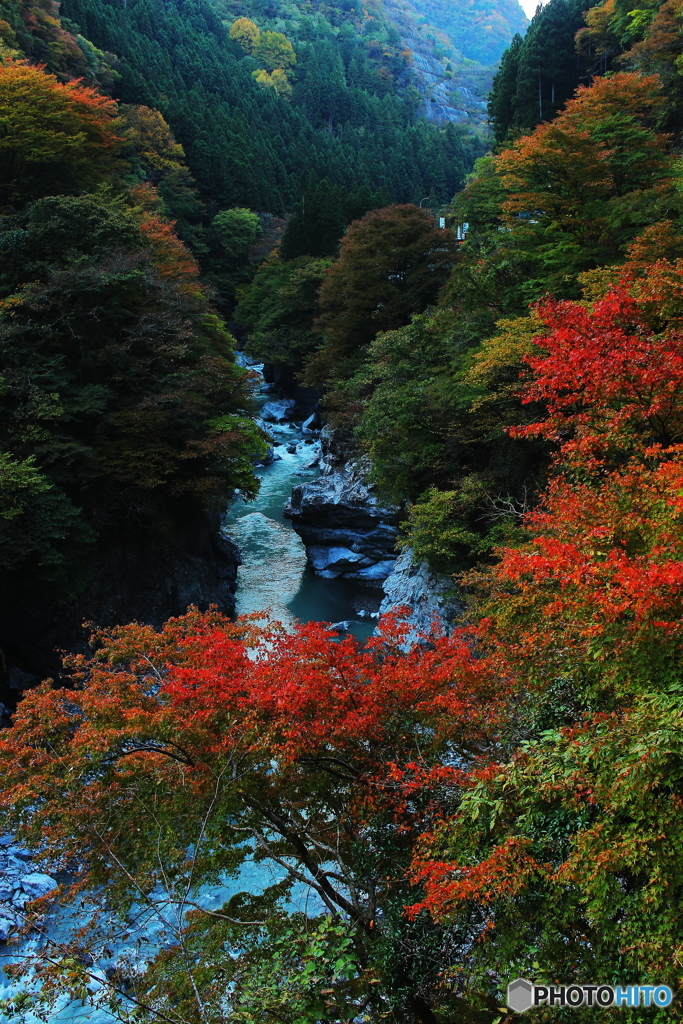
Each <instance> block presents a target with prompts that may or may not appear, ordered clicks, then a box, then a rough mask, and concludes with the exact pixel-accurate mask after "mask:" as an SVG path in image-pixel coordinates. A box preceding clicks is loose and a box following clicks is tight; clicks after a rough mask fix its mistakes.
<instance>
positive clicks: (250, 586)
mask: <svg viewBox="0 0 683 1024" xmlns="http://www.w3.org/2000/svg"><path fill="white" fill-rule="evenodd" d="M269 432H270V433H271V435H272V437H273V441H274V445H273V447H274V454H275V456H276V458H275V461H274V462H273V463H272V464H271V465H269V466H262V467H258V468H257V470H256V474H257V476H258V477H259V480H260V490H259V493H258V495H257V497H256V498H255V499H253V500H252V501H245V500H243V499H242V498H241V497H240V496H239V495H238V496H237V497H236V498H235V500H234V501H233V502H232V504H231V507H230V508H229V510H228V512H227V514H226V516H225V519H224V523H223V529H224V531H225V533H226V534H227V535H228V536H230V537H231V538H232V539H233V540H234V541H235V542H236V543H237V545H238V547H239V548H240V551H241V554H242V565H241V566H240V568H239V570H238V584H237V594H236V602H237V604H236V611H237V614H238V615H244V614H249V613H251V612H256V611H267V612H268V614H269V616H270V617H271V618H272V619H274V620H278V621H280V622H284V623H286V624H287V625H289V626H293V625H294V623H295V622H296V621H297V620H299V621H303V622H306V621H317V622H331V623H339V622H345V623H348V631H349V632H352V633H353V634H355V636H357V637H358V638H359V639H361V640H363V639H366V638H367V637H368V636H369V635H370V634H371V633H372V631H373V629H374V627H375V625H376V609H377V607H378V605H379V598H380V596H381V593H380V592H379V591H377V590H371V589H368V588H364V587H362V586H360V585H358V584H356V583H353V582H351V581H344V580H328V579H321V578H320V577H318V576H316V575H315V573H314V572H313V571H312V569H311V568H310V566H309V565H308V563H307V561H306V551H305V548H304V545H303V543H302V541H301V540H300V538H299V537H298V535H297V534H296V533H295V531H294V530H293V529H292V526H291V524H290V522H289V521H288V520H286V519H285V518H284V516H283V511H284V508H285V505H286V503H287V500H288V498H289V496H290V494H291V491H292V487H293V486H295V485H296V484H299V483H302V482H304V481H305V480H313V479H315V478H316V477H317V475H318V469H317V457H318V454H319V442H318V441H317V440H315V439H313V438H304V437H303V436H302V433H301V430H300V429H299V428H298V427H297V426H295V425H294V424H279V425H272V426H270V425H269ZM307 441H308V443H307ZM275 881H277V876H276V873H275V872H274V871H272V869H269V868H268V866H267V865H264V864H259V865H256V864H253V863H248V864H246V865H245V866H244V869H243V870H242V871H241V872H240V875H239V876H238V877H237V878H226V879H225V884H221V885H218V886H207V887H204V888H203V889H202V890H201V893H200V895H199V899H200V901H201V902H202V903H203V904H204V905H205V906H207V908H209V909H211V908H218V907H219V906H221V905H222V904H223V903H224V902H225V901H226V900H227V899H229V897H230V896H231V895H232V894H233V893H235V892H239V891H244V890H251V891H256V890H260V889H261V888H263V887H264V886H267V885H270V884H273V883H274V882H275ZM299 896H300V899H301V900H302V901H303V900H308V899H309V894H308V893H307V892H304V891H302V892H301V893H300V894H299ZM84 912H85V908H84ZM162 917H166V919H167V920H171V919H172V917H173V910H172V907H170V906H167V907H166V908H165V909H164V907H163V898H162ZM79 923H82V922H79V921H78V912H77V911H74V910H73V908H72V909H70V910H68V911H64V910H60V911H59V912H56V911H53V912H52V913H51V914H50V915H49V918H48V922H47V928H46V933H47V935H48V936H49V938H50V939H52V940H53V941H54V942H58V943H59V942H64V941H68V939H69V937H70V935H71V934H73V929H74V927H77V926H78V924H79ZM170 939H171V935H170V934H169V931H168V929H167V928H166V927H165V926H164V923H163V920H161V919H160V918H159V915H158V914H147V915H145V914H144V913H143V914H142V916H141V917H140V918H139V919H138V920H137V921H136V923H135V925H134V926H132V927H130V928H128V929H126V928H125V926H124V927H122V928H121V929H120V937H119V938H118V940H117V941H115V942H113V943H112V941H111V940H110V939H109V940H107V942H106V946H107V947H108V948H107V954H106V955H105V954H103V955H101V956H98V955H97V953H96V956H95V964H94V965H93V973H94V974H97V973H98V972H101V971H103V970H104V969H106V967H107V966H109V965H112V964H114V963H116V962H117V961H118V962H120V959H121V957H123V959H124V960H125V959H126V957H129V956H130V957H132V958H133V960H134V959H135V958H136V957H137V958H142V959H143V960H144V959H145V958H146V957H147V956H150V955H153V954H154V951H155V950H156V949H158V948H159V947H160V946H161V945H164V944H165V943H166V942H168V941H170ZM44 943H45V940H44V939H32V940H30V942H29V943H28V944H27V945H25V946H24V947H23V950H24V951H26V952H31V951H32V950H34V949H35V948H36V947H37V946H42V945H44ZM112 947H113V948H112ZM110 950H111V955H109V952H110ZM21 955H22V949H21V947H16V948H15V949H13V948H12V947H11V946H8V947H5V948H4V949H2V946H0V1000H3V999H7V998H9V997H12V996H13V995H15V994H16V992H17V989H18V988H23V987H24V985H23V984H18V983H17V982H13V981H12V980H10V979H9V978H7V976H6V975H5V974H4V972H3V971H2V969H1V964H2V962H3V960H4V962H8V961H10V962H11V961H12V960H16V959H17V958H18V957H20V956H21ZM92 988H93V990H94V991H95V992H96V990H97V988H98V985H97V983H96V982H95V983H94V984H93V986H92ZM96 999H97V996H96V995H95V1000H96ZM44 1013H45V1010H44V1009H43V1014H44ZM20 1020H21V1024H42V1022H44V1021H46V1020H47V1021H49V1022H50V1024H85V1022H86V1021H87V1022H88V1024H114V1022H115V1021H118V1020H120V1018H118V1017H114V1016H112V1014H110V1013H109V1012H108V1011H107V1010H105V1009H103V1008H97V1007H96V1006H94V1005H92V1004H91V1003H88V1004H85V1003H83V1002H82V1001H81V1000H69V999H67V998H66V997H62V998H60V999H59V1000H58V1001H57V1002H56V1004H55V1005H54V1007H53V1009H52V1010H49V1011H48V1015H47V1016H43V1015H42V1014H41V1017H38V1016H35V1015H34V1014H33V1013H31V1012H30V1011H29V1012H27V1013H26V1012H25V1013H23V1014H22V1015H21V1017H20V1018H18V1017H17V1016H16V1014H14V1013H3V1012H2V1011H0V1024H19V1021H20Z"/></svg>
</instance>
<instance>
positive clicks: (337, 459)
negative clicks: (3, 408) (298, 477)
mask: <svg viewBox="0 0 683 1024" xmlns="http://www.w3.org/2000/svg"><path fill="white" fill-rule="evenodd" d="M319 465H320V472H321V475H320V476H319V478H318V479H317V480H311V481H309V482H307V483H303V484H299V485H297V486H296V487H294V488H293V490H292V497H291V498H290V500H289V502H288V503H287V507H286V508H285V511H284V515H285V518H287V519H291V520H292V525H293V527H294V529H295V530H296V532H297V533H298V534H299V536H300V537H301V539H302V540H303V542H304V544H305V545H306V554H307V556H308V559H309V561H310V563H311V565H312V566H313V568H314V570H315V572H316V573H318V575H320V576H322V577H324V578H326V579H334V578H337V577H340V576H343V577H344V578H348V579H355V580H359V581H363V582H366V583H370V584H372V585H377V584H379V583H381V581H382V580H383V579H385V578H386V576H387V575H388V574H389V573H390V572H391V570H392V568H393V561H394V559H395V558H396V554H395V550H394V549H395V544H396V535H397V532H398V527H397V513H398V509H397V508H396V507H395V506H392V505H387V504H383V503H382V502H380V501H379V500H378V498H377V496H376V495H375V494H374V493H373V487H372V485H371V484H369V483H368V477H369V471H370V463H369V462H368V460H367V459H352V460H349V459H348V455H347V453H346V452H345V450H344V449H343V448H342V447H341V445H339V444H338V442H337V441H336V439H335V437H334V435H333V434H332V432H331V431H330V429H329V427H325V428H324V429H323V431H322V434H321V453H320V460H319Z"/></svg>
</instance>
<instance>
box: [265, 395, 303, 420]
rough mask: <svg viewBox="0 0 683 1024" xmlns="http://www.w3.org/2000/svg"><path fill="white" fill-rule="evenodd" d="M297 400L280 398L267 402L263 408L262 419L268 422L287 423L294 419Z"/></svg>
mask: <svg viewBox="0 0 683 1024" xmlns="http://www.w3.org/2000/svg"><path fill="white" fill-rule="evenodd" d="M295 408H296V402H295V401H294V399H293V398H280V399H278V400H277V401H275V402H266V404H265V405H264V406H263V408H262V409H261V419H262V420H265V421H266V423H285V422H286V421H287V420H292V419H294V410H295Z"/></svg>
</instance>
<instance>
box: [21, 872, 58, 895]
mask: <svg viewBox="0 0 683 1024" xmlns="http://www.w3.org/2000/svg"><path fill="white" fill-rule="evenodd" d="M20 881H21V888H22V889H23V890H24V892H25V893H26V895H27V896H28V897H29V899H32V900H37V899H38V898H39V897H40V896H46V895H47V894H48V893H49V892H52V890H53V889H56V888H57V882H56V881H55V880H54V878H51V877H50V875H45V874H43V872H42V871H33V872H32V873H31V874H30V875H22V877H21V880H20Z"/></svg>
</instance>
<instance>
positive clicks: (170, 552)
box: [0, 516, 240, 704]
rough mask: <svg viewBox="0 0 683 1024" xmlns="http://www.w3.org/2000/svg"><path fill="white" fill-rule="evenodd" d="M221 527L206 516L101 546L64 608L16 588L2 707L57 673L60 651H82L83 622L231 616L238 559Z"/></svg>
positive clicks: (8, 618)
mask: <svg viewBox="0 0 683 1024" xmlns="http://www.w3.org/2000/svg"><path fill="white" fill-rule="evenodd" d="M219 526H220V524H219V521H218V518H217V517H215V518H213V517H208V516H206V517H202V518H197V519H195V520H193V521H191V522H188V523H187V524H185V526H184V528H183V529H182V531H180V530H176V531H175V532H173V533H169V534H167V535H165V536H161V537H158V538H155V539H150V538H149V537H148V536H146V537H140V538H138V539H134V538H132V537H130V536H129V537H127V538H125V539H122V540H121V542H120V543H118V544H116V545H109V546H107V547H104V546H102V547H101V548H100V549H99V550H96V551H95V552H94V553H93V555H92V558H91V559H90V562H89V566H88V570H89V571H88V577H89V578H88V582H87V584H86V586H85V587H84V589H83V590H82V591H81V592H80V593H79V594H78V596H77V597H76V598H75V599H73V600H70V601H68V602H67V601H65V602H64V603H60V604H58V603H56V602H55V601H54V599H49V598H47V597H45V596H42V595H41V594H40V593H39V592H37V590H38V588H37V586H36V585H34V584H31V582H30V581H27V582H26V583H25V584H23V585H22V584H21V582H20V581H17V585H16V588H15V589H13V590H11V591H10V590H8V591H7V592H5V593H3V594H2V595H0V648H1V649H2V651H3V653H4V662H5V663H4V666H3V664H2V661H1V660H0V701H2V702H4V703H8V704H13V703H15V702H16V698H17V695H18V692H19V691H20V690H21V689H24V688H26V687H27V686H31V685H33V684H34V683H35V682H36V681H37V680H39V679H41V678H43V677H45V676H46V675H54V674H55V673H57V672H58V671H59V667H60V657H59V653H58V652H59V651H64V650H71V651H73V650H79V649H83V648H84V646H85V643H86V639H87V634H88V630H87V629H84V628H83V623H93V624H94V625H97V626H113V625H116V624H119V623H126V622H132V621H135V620H136V621H138V622H146V623H151V624H152V625H155V626H158V625H161V623H163V622H164V621H165V620H166V619H168V618H170V617H171V616H174V615H181V614H183V613H184V612H185V611H186V610H187V607H188V605H191V604H194V605H198V606H199V607H200V608H202V609H206V608H208V607H209V605H212V604H215V605H217V606H218V607H219V609H220V610H221V611H222V612H225V613H226V614H232V613H233V611H234V607H235V598H234V594H235V589H236V585H237V584H236V579H237V566H238V565H239V564H240V554H239V550H238V548H237V546H236V545H235V544H233V543H232V541H230V540H229V539H227V538H226V537H224V536H222V534H221V533H220V530H219Z"/></svg>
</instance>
